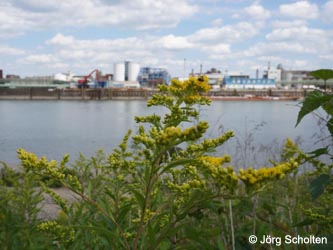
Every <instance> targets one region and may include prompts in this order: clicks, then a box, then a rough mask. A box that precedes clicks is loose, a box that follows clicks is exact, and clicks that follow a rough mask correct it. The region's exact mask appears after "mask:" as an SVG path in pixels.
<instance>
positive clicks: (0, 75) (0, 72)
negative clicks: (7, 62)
mask: <svg viewBox="0 0 333 250" xmlns="http://www.w3.org/2000/svg"><path fill="white" fill-rule="evenodd" d="M2 78H3V71H2V69H0V79H2Z"/></svg>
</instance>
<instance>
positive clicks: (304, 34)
mask: <svg viewBox="0 0 333 250" xmlns="http://www.w3.org/2000/svg"><path fill="white" fill-rule="evenodd" d="M325 36H326V32H325V31H324V30H321V29H311V28H308V27H306V26H301V27H291V28H280V29H275V30H273V31H272V32H271V33H269V34H267V35H266V38H267V39H268V40H271V41H285V40H298V41H303V42H305V41H309V40H310V41H318V40H320V39H321V40H322V39H325Z"/></svg>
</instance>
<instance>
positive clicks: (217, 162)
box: [199, 155, 238, 190]
mask: <svg viewBox="0 0 333 250" xmlns="http://www.w3.org/2000/svg"><path fill="white" fill-rule="evenodd" d="M230 160H231V158H230V156H229V155H226V156H223V157H214V156H202V157H200V158H199V161H200V163H201V165H202V167H203V168H204V170H206V171H208V173H209V174H210V176H211V177H212V178H213V180H214V182H215V184H216V186H218V187H222V186H224V187H226V188H227V189H228V190H233V189H234V187H235V186H236V185H237V182H238V178H237V175H236V173H235V171H234V169H233V168H232V167H231V166H228V167H223V164H225V163H229V162H230Z"/></svg>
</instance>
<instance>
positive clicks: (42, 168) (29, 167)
mask: <svg viewBox="0 0 333 250" xmlns="http://www.w3.org/2000/svg"><path fill="white" fill-rule="evenodd" d="M17 153H18V158H19V159H20V160H21V164H22V166H23V167H24V168H25V169H26V171H33V172H34V173H36V174H38V175H41V176H49V177H52V178H54V179H57V180H59V181H61V182H65V181H66V182H67V183H68V184H69V185H70V186H71V187H73V188H74V189H75V190H79V191H81V190H82V185H81V183H80V182H79V179H78V178H77V176H74V175H71V174H64V173H63V171H64V170H65V169H64V168H65V166H64V165H63V163H64V162H66V161H67V160H68V156H67V155H66V156H65V157H64V160H63V163H62V164H61V166H60V167H58V163H57V161H54V160H52V161H48V160H47V159H46V158H45V157H41V158H40V159H38V157H37V156H36V155H35V154H33V153H29V152H27V151H25V150H24V149H19V150H18V151H17Z"/></svg>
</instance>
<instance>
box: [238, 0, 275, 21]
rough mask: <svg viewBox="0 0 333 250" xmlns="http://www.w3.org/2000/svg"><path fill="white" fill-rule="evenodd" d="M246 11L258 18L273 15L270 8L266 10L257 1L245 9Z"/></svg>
mask: <svg viewBox="0 0 333 250" xmlns="http://www.w3.org/2000/svg"><path fill="white" fill-rule="evenodd" d="M244 13H245V14H246V16H248V17H250V18H253V19H256V20H264V19H267V18H269V17H270V16H271V12H270V11H269V10H266V9H265V8H264V7H262V6H261V5H259V4H256V3H255V4H253V5H251V6H248V7H246V8H245V9H244Z"/></svg>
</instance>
